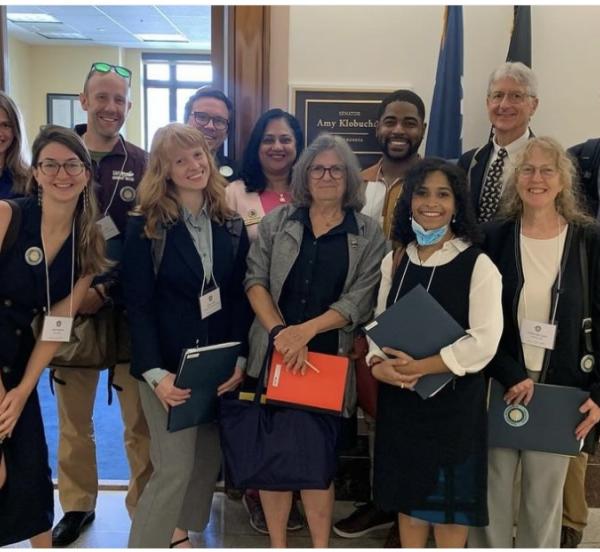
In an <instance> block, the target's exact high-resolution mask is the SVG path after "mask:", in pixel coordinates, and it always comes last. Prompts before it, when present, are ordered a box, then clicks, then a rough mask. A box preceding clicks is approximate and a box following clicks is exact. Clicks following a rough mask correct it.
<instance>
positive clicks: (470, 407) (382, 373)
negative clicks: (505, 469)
mask: <svg viewBox="0 0 600 552" xmlns="http://www.w3.org/2000/svg"><path fill="white" fill-rule="evenodd" d="M392 237H393V239H394V240H395V241H396V243H398V244H399V248H398V249H397V250H396V252H395V253H389V254H388V255H387V256H386V257H385V258H384V260H383V262H382V265H381V273H382V281H381V286H380V289H379V296H378V300H377V308H376V311H375V312H376V314H379V313H381V312H383V311H384V310H385V309H386V308H388V307H390V306H391V305H392V304H393V303H394V302H396V301H397V300H398V299H399V298H400V297H402V296H403V295H405V294H406V293H407V292H409V291H410V290H411V289H412V288H413V287H415V286H416V285H418V284H421V285H423V286H424V287H426V288H427V290H428V292H429V293H430V294H431V295H432V296H433V297H434V298H435V299H436V300H437V301H438V302H439V303H440V304H441V306H442V307H444V309H445V310H446V311H447V312H448V313H449V314H450V315H451V316H452V317H453V318H454V319H455V320H456V321H457V322H458V323H459V324H460V325H461V326H462V327H463V328H465V330H466V333H467V335H466V336H464V337H462V338H461V339H458V340H457V341H455V342H454V343H450V344H448V345H447V346H445V347H443V348H442V349H441V350H440V351H439V353H438V354H436V355H433V356H430V357H427V358H421V359H413V358H411V357H410V356H409V355H407V354H405V353H404V352H402V351H397V350H394V349H389V348H384V350H383V351H382V350H379V349H378V348H377V347H376V346H374V344H371V350H370V352H369V355H368V356H367V362H368V364H369V365H370V366H371V369H372V372H373V376H374V377H375V378H377V379H378V380H379V381H380V382H381V385H380V387H379V397H378V403H377V434H376V437H375V468H374V498H375V502H376V503H377V504H378V506H379V507H380V508H381V509H382V510H383V511H393V512H398V521H399V527H400V540H401V542H402V545H403V546H404V547H420V548H423V547H425V544H426V542H427V535H428V533H429V526H430V525H433V528H434V535H435V539H436V543H437V545H438V546H439V547H462V546H465V543H466V540H467V533H468V527H469V526H479V525H486V524H487V522H488V516H487V505H486V462H487V456H486V447H487V445H486V438H485V435H486V408H485V385H484V376H483V373H482V370H483V368H484V367H485V366H486V365H487V363H488V362H489V361H490V359H491V358H492V357H493V356H494V353H495V352H496V348H497V346H498V341H499V339H500V335H501V333H502V305H501V289H502V283H501V278H500V274H499V273H498V270H497V269H496V267H495V266H494V264H493V263H492V262H491V260H490V259H489V258H488V257H487V256H486V255H484V254H483V253H482V252H481V250H480V249H479V248H478V247H477V246H476V245H474V244H475V243H478V241H480V234H479V231H478V229H477V227H476V224H475V217H474V214H473V210H472V207H471V204H470V202H469V197H468V190H467V185H466V177H465V174H464V172H463V171H462V169H460V168H457V167H455V166H454V165H452V164H450V163H448V162H446V161H443V160H441V159H424V160H423V161H421V162H419V163H418V164H417V165H415V166H414V167H413V168H412V169H411V170H410V171H409V172H408V173H407V175H406V180H405V184H404V189H403V191H402V195H401V198H400V201H399V202H398V205H397V206H396V213H395V217H394V226H393V229H392ZM399 331H402V328H399ZM444 372H450V373H452V374H453V375H454V376H455V377H454V380H453V381H452V383H450V384H448V385H446V386H445V387H444V388H442V389H441V390H440V391H439V392H438V393H437V394H435V395H434V396H432V397H429V398H428V399H422V398H421V397H420V396H419V395H418V394H417V393H415V392H413V388H414V386H415V384H416V383H417V381H418V380H419V378H421V377H422V376H425V375H427V374H437V373H444Z"/></svg>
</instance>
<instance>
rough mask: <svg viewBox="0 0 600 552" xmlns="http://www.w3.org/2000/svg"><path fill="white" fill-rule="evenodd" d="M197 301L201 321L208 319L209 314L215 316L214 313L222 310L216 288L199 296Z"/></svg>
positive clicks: (218, 292) (219, 295) (219, 292)
mask: <svg viewBox="0 0 600 552" xmlns="http://www.w3.org/2000/svg"><path fill="white" fill-rule="evenodd" d="M198 300H199V302H200V316H201V317H202V320H204V319H205V318H208V317H209V316H210V315H211V314H215V312H219V311H220V310H221V308H222V305H221V291H220V290H219V288H218V287H215V288H214V289H212V290H210V291H207V292H206V293H205V294H204V295H199V296H198Z"/></svg>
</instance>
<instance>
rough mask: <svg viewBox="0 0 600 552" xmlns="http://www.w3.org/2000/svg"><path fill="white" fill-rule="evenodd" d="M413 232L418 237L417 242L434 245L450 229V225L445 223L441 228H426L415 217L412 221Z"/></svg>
mask: <svg viewBox="0 0 600 552" xmlns="http://www.w3.org/2000/svg"><path fill="white" fill-rule="evenodd" d="M411 225H412V229H413V232H414V233H415V236H416V237H417V243H418V244H419V245H434V244H436V243H438V242H439V241H440V240H441V239H442V238H443V237H444V236H445V235H446V232H447V231H448V225H447V224H445V225H444V226H442V227H441V228H434V229H433V230H425V228H423V227H422V226H421V225H420V224H419V223H418V222H417V221H416V220H415V219H414V218H413V219H412V221H411Z"/></svg>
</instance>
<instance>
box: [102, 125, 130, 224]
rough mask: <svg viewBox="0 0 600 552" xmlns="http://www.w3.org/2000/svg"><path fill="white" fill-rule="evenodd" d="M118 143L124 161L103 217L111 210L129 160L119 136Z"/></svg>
mask: <svg viewBox="0 0 600 552" xmlns="http://www.w3.org/2000/svg"><path fill="white" fill-rule="evenodd" d="M119 141H120V142H121V145H122V146H123V151H124V152H125V159H124V160H123V164H122V165H121V170H120V171H119V175H118V176H117V182H116V183H115V187H114V189H113V192H112V195H111V196H110V201H109V202H108V205H107V206H106V209H104V216H106V215H108V210H109V209H110V208H111V206H112V204H113V201H114V200H115V195H116V194H117V190H118V189H119V183H120V182H121V178H122V177H123V169H124V168H125V164H126V163H127V159H129V154H128V153H127V148H126V147H125V144H124V143H123V138H121V135H120V134H119Z"/></svg>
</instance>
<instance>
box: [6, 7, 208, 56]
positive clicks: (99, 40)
mask: <svg viewBox="0 0 600 552" xmlns="http://www.w3.org/2000/svg"><path fill="white" fill-rule="evenodd" d="M23 13H29V14H39V15H41V14H46V15H50V16H53V17H54V18H55V19H57V20H58V21H59V22H49V23H43V22H35V23H24V22H16V21H11V17H13V18H15V17H17V15H16V14H23ZM7 16H8V32H9V35H10V36H13V37H15V38H17V39H18V40H21V41H23V42H27V43H28V44H37V45H50V44H57V45H66V44H68V45H78V44H82V45H83V44H85V45H93V44H98V45H109V46H120V47H122V48H143V49H145V50H146V49H170V50H204V51H207V52H209V51H210V6H202V5H192V6H173V5H160V6H148V5H137V6H126V5H125V6H124V5H118V6H107V5H102V6H75V5H69V6H40V5H38V6H24V5H13V6H7ZM142 33H143V34H148V33H152V34H166V35H174V37H181V38H182V39H185V42H173V41H171V40H166V39H164V38H163V39H161V41H157V42H154V41H152V42H146V41H144V40H141V39H140V38H138V37H136V36H135V35H137V34H142Z"/></svg>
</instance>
